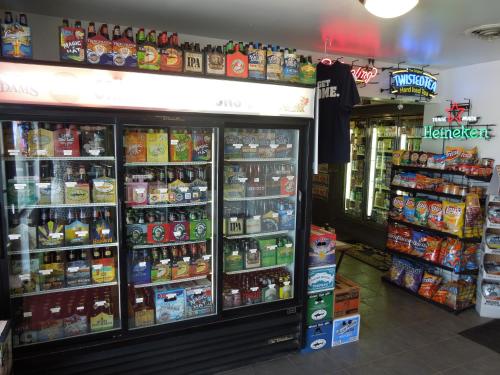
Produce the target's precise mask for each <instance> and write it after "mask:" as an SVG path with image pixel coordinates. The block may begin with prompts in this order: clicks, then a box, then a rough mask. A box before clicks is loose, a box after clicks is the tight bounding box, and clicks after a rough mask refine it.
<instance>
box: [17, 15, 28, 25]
mask: <svg viewBox="0 0 500 375" xmlns="http://www.w3.org/2000/svg"><path fill="white" fill-rule="evenodd" d="M19 24H20V25H21V26H28V17H26V14H24V13H21V14H20V15H19Z"/></svg>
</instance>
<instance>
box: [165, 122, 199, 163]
mask: <svg viewBox="0 0 500 375" xmlns="http://www.w3.org/2000/svg"><path fill="white" fill-rule="evenodd" d="M170 160H171V161H191V160H193V139H192V137H191V133H189V132H188V131H187V130H175V129H172V130H170Z"/></svg>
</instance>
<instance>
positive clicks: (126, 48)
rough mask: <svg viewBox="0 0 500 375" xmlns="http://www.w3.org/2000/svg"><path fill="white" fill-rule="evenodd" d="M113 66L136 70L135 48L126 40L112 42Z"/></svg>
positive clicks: (123, 38) (134, 45) (133, 44)
mask: <svg viewBox="0 0 500 375" xmlns="http://www.w3.org/2000/svg"><path fill="white" fill-rule="evenodd" d="M112 49H113V65H114V66H124V67H127V68H137V46H136V44H135V43H133V42H131V41H130V40H129V39H128V38H125V37H122V38H120V39H117V40H113V41H112Z"/></svg>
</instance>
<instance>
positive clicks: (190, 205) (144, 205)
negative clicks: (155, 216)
mask: <svg viewBox="0 0 500 375" xmlns="http://www.w3.org/2000/svg"><path fill="white" fill-rule="evenodd" d="M210 203H212V201H204V202H189V203H159V204H141V205H133V204H132V205H131V204H129V203H128V202H125V204H126V205H127V208H132V209H134V210H139V209H143V208H168V207H193V206H205V205H207V204H210Z"/></svg>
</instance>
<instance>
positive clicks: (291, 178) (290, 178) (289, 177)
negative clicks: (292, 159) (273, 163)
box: [286, 176, 295, 180]
mask: <svg viewBox="0 0 500 375" xmlns="http://www.w3.org/2000/svg"><path fill="white" fill-rule="evenodd" d="M286 178H288V179H289V180H293V179H294V178H295V176H286Z"/></svg>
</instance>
